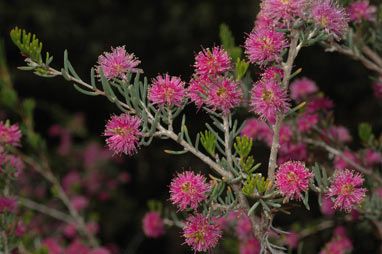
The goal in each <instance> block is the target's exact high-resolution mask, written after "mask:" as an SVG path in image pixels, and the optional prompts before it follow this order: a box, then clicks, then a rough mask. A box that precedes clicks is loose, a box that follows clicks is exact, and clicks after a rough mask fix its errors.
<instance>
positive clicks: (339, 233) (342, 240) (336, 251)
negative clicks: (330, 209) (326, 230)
mask: <svg viewBox="0 0 382 254" xmlns="http://www.w3.org/2000/svg"><path fill="white" fill-rule="evenodd" d="M344 230H345V228H344V227H337V228H336V229H335V230H334V233H333V238H332V239H331V240H330V242H328V243H326V245H325V246H324V248H323V249H322V250H321V252H320V254H346V253H351V251H352V250H353V244H352V242H351V241H350V239H349V238H348V237H347V235H346V232H345V231H344Z"/></svg>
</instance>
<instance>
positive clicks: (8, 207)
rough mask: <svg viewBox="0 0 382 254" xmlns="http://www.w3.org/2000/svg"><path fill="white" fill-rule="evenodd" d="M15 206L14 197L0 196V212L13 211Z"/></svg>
mask: <svg viewBox="0 0 382 254" xmlns="http://www.w3.org/2000/svg"><path fill="white" fill-rule="evenodd" d="M16 207H17V202H16V199H14V198H10V197H6V196H0V213H5V212H7V213H14V212H15V211H16Z"/></svg>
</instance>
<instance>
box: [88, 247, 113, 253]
mask: <svg viewBox="0 0 382 254" xmlns="http://www.w3.org/2000/svg"><path fill="white" fill-rule="evenodd" d="M89 254H111V252H110V251H109V250H108V249H105V248H102V247H101V248H97V249H95V250H92V251H91V252H90V253H89Z"/></svg>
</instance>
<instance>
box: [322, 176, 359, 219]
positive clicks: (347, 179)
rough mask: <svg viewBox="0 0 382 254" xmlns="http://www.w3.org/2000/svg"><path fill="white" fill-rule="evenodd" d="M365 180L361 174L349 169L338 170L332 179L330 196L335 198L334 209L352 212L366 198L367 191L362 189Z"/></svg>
mask: <svg viewBox="0 0 382 254" xmlns="http://www.w3.org/2000/svg"><path fill="white" fill-rule="evenodd" d="M363 181H364V179H363V177H362V175H361V174H359V173H355V172H354V171H350V170H348V169H345V170H336V171H335V172H334V174H333V176H332V177H331V178H330V183H331V185H330V187H329V192H328V195H329V196H330V197H335V202H334V206H333V208H335V209H340V210H344V211H346V212H350V211H351V210H352V209H353V208H355V206H356V205H360V204H361V202H362V201H363V200H364V198H365V193H366V189H365V188H360V187H359V186H361V185H362V183H363Z"/></svg>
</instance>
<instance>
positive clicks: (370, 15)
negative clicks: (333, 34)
mask: <svg viewBox="0 0 382 254" xmlns="http://www.w3.org/2000/svg"><path fill="white" fill-rule="evenodd" d="M347 11H348V13H349V18H350V21H353V22H354V23H361V22H362V20H368V21H374V20H375V17H374V14H375V12H376V11H377V8H376V7H375V6H369V1H357V2H354V3H351V4H350V5H349V7H348V9H347Z"/></svg>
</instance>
